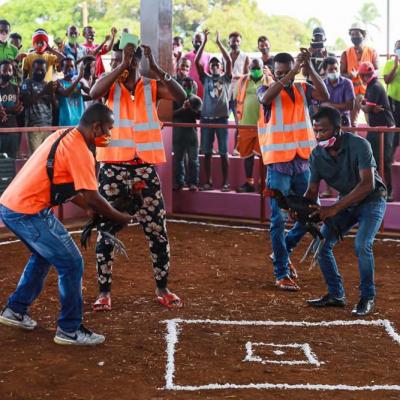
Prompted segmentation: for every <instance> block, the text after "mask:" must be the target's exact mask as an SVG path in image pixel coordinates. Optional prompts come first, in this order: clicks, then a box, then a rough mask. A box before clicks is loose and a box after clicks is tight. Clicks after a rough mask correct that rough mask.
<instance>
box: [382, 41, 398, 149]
mask: <svg viewBox="0 0 400 400" xmlns="http://www.w3.org/2000/svg"><path fill="white" fill-rule="evenodd" d="M394 54H395V55H394V59H393V60H388V61H387V62H386V64H385V67H384V69H383V77H384V80H385V83H386V84H387V94H388V97H389V102H390V106H391V108H392V113H393V117H394V121H395V123H396V126H397V127H400V69H399V57H400V40H397V41H396V43H395V45H394ZM393 135H394V138H393V155H394V153H395V151H396V148H397V146H398V145H399V139H400V133H399V132H396V133H394V134H393Z"/></svg>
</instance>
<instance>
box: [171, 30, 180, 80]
mask: <svg viewBox="0 0 400 400" xmlns="http://www.w3.org/2000/svg"><path fill="white" fill-rule="evenodd" d="M182 51H183V39H182V38H181V37H180V36H175V37H174V38H173V39H172V66H173V71H174V73H177V72H178V66H179V62H180V60H181V59H182Z"/></svg>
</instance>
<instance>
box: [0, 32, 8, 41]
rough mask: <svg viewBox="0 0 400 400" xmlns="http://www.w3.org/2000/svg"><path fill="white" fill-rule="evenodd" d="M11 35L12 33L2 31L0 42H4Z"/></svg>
mask: <svg viewBox="0 0 400 400" xmlns="http://www.w3.org/2000/svg"><path fill="white" fill-rule="evenodd" d="M9 36H10V35H9V34H8V33H0V42H2V43H5V42H7V40H8V38H9Z"/></svg>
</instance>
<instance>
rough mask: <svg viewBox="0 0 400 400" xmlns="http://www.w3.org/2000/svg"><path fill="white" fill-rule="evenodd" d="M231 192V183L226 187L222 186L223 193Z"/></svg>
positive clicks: (226, 184)
mask: <svg viewBox="0 0 400 400" xmlns="http://www.w3.org/2000/svg"><path fill="white" fill-rule="evenodd" d="M230 191H231V185H230V184H229V183H225V185H222V188H221V192H230Z"/></svg>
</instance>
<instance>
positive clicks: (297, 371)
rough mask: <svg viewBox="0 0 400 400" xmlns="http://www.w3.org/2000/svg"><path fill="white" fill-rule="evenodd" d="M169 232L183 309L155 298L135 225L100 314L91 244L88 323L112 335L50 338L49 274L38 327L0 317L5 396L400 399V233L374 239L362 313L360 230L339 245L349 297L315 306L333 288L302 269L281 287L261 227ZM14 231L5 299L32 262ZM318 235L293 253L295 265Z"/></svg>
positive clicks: (0, 298)
mask: <svg viewBox="0 0 400 400" xmlns="http://www.w3.org/2000/svg"><path fill="white" fill-rule="evenodd" d="M168 229H169V235H170V239H171V254H172V262H171V275H170V288H171V289H172V290H173V291H175V292H176V293H177V294H178V295H180V296H182V297H183V299H184V301H185V306H184V308H183V309H181V310H178V311H168V310H167V309H165V308H162V307H161V306H160V305H159V304H158V303H157V301H156V297H155V295H154V288H155V287H154V282H153V279H152V270H151V266H150V259H149V252H148V249H147V244H146V243H145V239H144V237H143V234H142V232H141V230H140V228H139V227H137V226H134V227H129V228H126V229H125V231H124V232H123V233H122V234H121V235H120V236H119V237H120V238H121V239H122V240H123V241H124V242H125V244H126V245H127V249H128V254H129V260H126V259H124V258H122V257H121V256H119V257H118V259H117V260H116V263H115V268H114V283H113V285H114V286H113V310H112V311H111V312H108V313H94V312H92V311H91V304H92V302H93V301H94V299H95V297H96V295H97V284H96V278H95V265H94V262H95V257H94V249H93V247H91V249H90V250H89V251H87V252H85V253H84V258H85V274H84V300H85V316H84V320H85V323H86V324H87V326H88V327H89V328H92V329H93V330H94V331H95V332H99V333H104V334H105V335H106V342H105V343H104V344H103V345H100V346H98V347H94V348H76V347H68V346H58V345H56V344H54V343H53V336H54V333H55V327H56V317H57V313H58V308H59V302H58V291H57V277H56V274H55V272H54V271H52V272H51V274H50V275H49V277H48V279H47V284H46V287H45V289H44V290H43V292H42V294H41V295H40V297H39V299H38V300H37V301H36V303H35V304H34V305H33V307H32V308H31V310H30V314H31V315H32V317H33V318H34V319H36V320H37V321H38V327H37V328H36V330H34V331H33V332H26V331H21V330H16V329H12V328H9V327H5V326H0V340H1V343H2V354H1V358H0V399H1V400H5V399H18V400H41V399H60V400H61V399H71V400H72V399H82V400H92V399H96V400H103V399H104V400H147V399H251V400H253V399H288V398H290V399H293V400H305V399H307V400H313V399H326V400H334V399H341V400H346V399H348V400H350V399H351V400H355V399H360V400H361V399H362V400H369V399H379V400H384V399H400V362H399V359H400V336H399V335H398V333H400V324H399V319H400V318H399V317H400V311H399V306H398V305H399V294H398V293H399V290H398V287H399V282H398V271H397V268H398V263H399V261H398V260H399V255H400V247H399V246H400V242H399V241H396V240H388V239H386V240H377V241H376V243H375V255H376V282H377V289H378V294H377V304H376V308H375V310H374V311H373V313H372V314H371V315H370V316H368V318H365V319H364V320H355V319H354V318H352V317H351V314H350V311H351V308H352V306H353V304H354V303H356V302H357V301H358V270H357V263H356V257H355V255H354V252H353V241H354V239H353V238H352V237H346V238H345V240H344V242H343V243H341V244H339V245H338V246H337V250H336V254H337V259H338V264H339V267H340V269H341V272H342V274H343V277H344V281H345V287H346V292H347V298H348V300H349V304H348V306H347V307H346V308H345V309H322V310H318V309H313V308H310V307H308V306H307V305H306V304H305V300H306V299H309V298H312V297H317V296H319V295H322V294H324V293H325V285H324V283H323V281H322V278H321V274H320V272H319V270H318V268H317V267H316V268H315V269H313V270H311V271H309V269H308V265H304V266H299V268H298V269H299V272H300V279H299V285H300V286H301V288H302V290H301V291H300V292H298V293H289V292H280V291H278V290H277V289H275V287H274V285H273V279H272V265H271V262H270V260H269V259H268V258H267V257H268V254H269V253H270V252H271V244H270V242H269V240H267V232H266V230H265V229H264V228H255V227H254V228H243V227H240V228H239V227H236V228H235V227H230V226H219V227H218V226H210V225H207V224H200V223H193V224H187V223H182V222H172V221H170V222H169V224H168ZM74 237H75V238H76V239H78V235H75V236H74ZM5 240H6V239H3V243H2V245H1V246H0V249H1V250H0V251H1V260H2V273H1V275H0V281H1V288H0V303H1V306H3V305H4V304H5V302H6V299H7V296H8V295H9V294H10V292H11V291H12V290H13V289H14V288H15V286H16V284H17V280H18V277H19V275H20V273H21V271H22V268H23V266H24V263H25V261H26V260H27V257H28V252H27V250H26V249H25V247H24V246H23V245H22V244H21V243H20V242H13V243H7V244H5V243H4V242H5ZM309 240H310V239H309V238H308V237H307V238H305V239H304V240H303V242H302V244H301V246H300V248H299V249H298V250H297V251H296V252H295V255H294V257H293V261H294V262H296V264H297V263H298V261H299V259H300V258H301V255H302V254H303V252H304V251H305V248H306V246H307V245H308V243H309ZM92 246H93V245H92Z"/></svg>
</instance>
